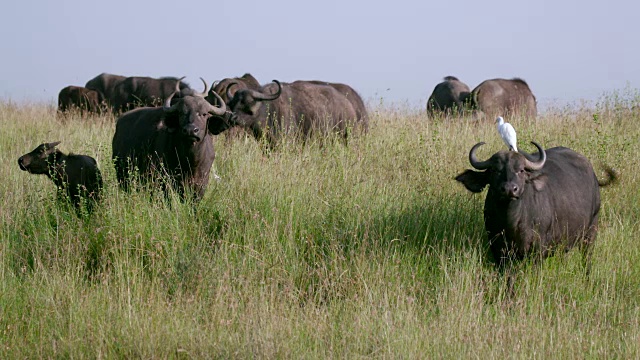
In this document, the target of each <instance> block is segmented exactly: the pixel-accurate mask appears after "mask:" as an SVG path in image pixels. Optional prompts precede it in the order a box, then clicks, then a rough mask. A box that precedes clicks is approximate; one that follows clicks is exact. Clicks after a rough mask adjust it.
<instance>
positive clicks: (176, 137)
mask: <svg viewBox="0 0 640 360" xmlns="http://www.w3.org/2000/svg"><path fill="white" fill-rule="evenodd" d="M174 86H175V88H174V92H173V93H172V94H171V95H169V96H168V97H167V99H166V100H165V103H164V105H163V106H160V107H145V108H139V109H135V110H131V111H129V112H127V113H125V114H123V115H122V116H120V118H119V119H118V120H117V122H116V131H115V134H114V135H113V142H112V148H113V154H112V158H113V161H114V165H115V169H116V176H117V178H118V182H119V185H120V187H121V188H122V189H124V190H127V189H128V188H129V181H130V180H131V175H132V173H133V170H134V169H136V168H137V170H138V171H139V174H140V175H141V180H142V181H143V182H146V181H149V180H150V179H151V178H152V177H153V176H157V175H166V177H165V178H166V179H168V183H169V184H170V185H171V186H172V187H173V188H174V189H175V190H176V191H177V193H178V194H179V195H180V197H181V199H182V200H185V199H186V195H187V194H186V191H187V190H189V191H191V195H192V196H193V200H195V201H197V200H199V199H201V198H202V196H203V195H204V192H205V190H206V187H207V185H208V183H209V174H210V171H211V164H212V163H213V159H214V157H215V153H214V149H213V143H212V139H211V136H209V134H210V133H211V134H214V135H216V134H218V132H215V131H212V130H211V126H210V123H211V121H212V119H210V118H211V117H212V116H213V117H224V119H223V121H224V122H230V121H232V114H231V113H230V112H227V111H226V105H225V103H224V102H223V101H222V99H218V103H220V106H219V107H215V106H213V105H211V104H209V103H208V102H207V101H206V100H205V99H204V97H203V96H201V95H197V94H194V95H187V96H184V97H182V98H179V99H177V100H176V101H175V102H174V103H173V105H172V103H171V100H172V99H173V97H174V96H175V95H176V94H178V93H179V92H180V87H179V83H175V84H174ZM163 186H164V185H163ZM166 189H167V188H166V186H165V191H166Z"/></svg>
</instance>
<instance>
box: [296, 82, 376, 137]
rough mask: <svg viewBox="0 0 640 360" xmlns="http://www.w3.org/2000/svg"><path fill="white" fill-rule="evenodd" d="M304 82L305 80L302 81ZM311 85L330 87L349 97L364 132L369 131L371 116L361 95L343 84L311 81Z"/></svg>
mask: <svg viewBox="0 0 640 360" xmlns="http://www.w3.org/2000/svg"><path fill="white" fill-rule="evenodd" d="M302 81H303V80H302ZM308 82H309V83H311V84H319V85H329V86H331V87H333V88H334V89H336V90H337V91H338V93H340V94H341V95H344V96H346V97H347V99H348V100H349V102H351V105H353V108H354V109H355V110H356V117H357V118H358V119H360V120H359V121H360V124H361V125H362V127H363V130H364V131H367V130H368V129H369V114H368V113H367V107H366V106H365V105H364V101H363V100H362V97H361V96H360V94H358V92H357V91H355V90H354V89H353V88H352V87H351V86H349V85H346V84H342V83H331V82H326V81H320V80H310V81H308Z"/></svg>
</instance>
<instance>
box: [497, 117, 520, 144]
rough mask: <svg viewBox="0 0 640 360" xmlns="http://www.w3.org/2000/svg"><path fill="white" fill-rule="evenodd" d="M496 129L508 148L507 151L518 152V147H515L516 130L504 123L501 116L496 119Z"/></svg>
mask: <svg viewBox="0 0 640 360" xmlns="http://www.w3.org/2000/svg"><path fill="white" fill-rule="evenodd" d="M496 127H497V128H498V133H500V136H501V137H502V140H503V141H504V143H505V144H507V146H508V147H509V150H513V151H515V152H518V147H517V146H516V143H517V138H516V130H515V129H514V128H513V126H511V124H509V123H506V122H504V119H503V118H502V116H498V118H497V119H496Z"/></svg>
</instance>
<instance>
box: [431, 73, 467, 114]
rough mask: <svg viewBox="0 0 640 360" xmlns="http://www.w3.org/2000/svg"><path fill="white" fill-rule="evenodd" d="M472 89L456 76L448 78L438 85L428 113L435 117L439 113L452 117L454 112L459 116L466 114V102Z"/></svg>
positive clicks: (432, 96)
mask: <svg viewBox="0 0 640 360" xmlns="http://www.w3.org/2000/svg"><path fill="white" fill-rule="evenodd" d="M470 93H471V89H469V86H467V84H465V83H463V82H462V81H460V80H458V78H457V77H455V76H447V77H445V78H444V79H443V81H442V82H441V83H439V84H438V85H436V87H435V88H434V89H433V93H431V96H430V97H429V100H428V102H427V112H428V113H429V115H431V116H433V115H435V114H437V113H444V114H445V115H451V114H452V113H453V112H454V111H455V112H457V113H458V114H459V115H462V113H463V112H464V108H465V107H464V102H465V100H466V99H467V98H468V97H469V94H470Z"/></svg>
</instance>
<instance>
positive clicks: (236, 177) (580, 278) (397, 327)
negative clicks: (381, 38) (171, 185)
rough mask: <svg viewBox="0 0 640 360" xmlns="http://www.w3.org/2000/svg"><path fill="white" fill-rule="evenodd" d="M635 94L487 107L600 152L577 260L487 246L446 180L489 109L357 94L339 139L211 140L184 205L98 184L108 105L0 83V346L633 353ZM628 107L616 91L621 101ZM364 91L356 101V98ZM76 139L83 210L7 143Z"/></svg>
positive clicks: (16, 349) (110, 124)
mask: <svg viewBox="0 0 640 360" xmlns="http://www.w3.org/2000/svg"><path fill="white" fill-rule="evenodd" d="M639 101H640V96H638V94H637V93H633V92H631V91H625V92H622V93H614V94H609V95H607V96H605V97H603V98H602V99H601V101H599V102H598V103H597V105H596V107H595V108H593V109H587V108H583V109H573V108H564V109H563V108H559V109H554V110H552V111H549V112H548V113H546V114H545V115H542V116H541V117H540V118H539V119H538V120H536V121H532V120H525V119H519V118H512V119H506V120H507V121H509V122H511V123H512V124H513V125H514V126H515V128H516V130H517V131H518V138H519V147H521V148H523V149H524V150H527V151H533V150H534V147H533V146H532V145H530V144H529V142H530V141H531V140H535V141H537V142H539V143H540V144H541V145H542V146H543V147H545V148H548V147H553V146H558V145H562V146H567V147H570V148H573V149H574V150H576V151H578V152H580V153H582V154H584V155H586V156H587V157H588V158H589V159H590V160H591V161H592V163H593V164H594V166H595V168H596V172H597V173H598V174H599V176H601V177H602V171H601V167H600V164H608V165H611V166H613V167H614V168H615V169H616V170H617V171H618V172H619V173H620V182H619V183H618V184H616V185H615V186H612V187H609V188H605V189H603V190H602V210H601V214H602V216H601V219H600V220H601V221H600V224H601V227H600V232H599V235H598V239H597V241H596V243H595V247H594V253H593V266H592V271H591V274H590V276H589V277H586V276H585V275H584V271H583V268H582V263H581V257H580V254H579V252H577V251H572V252H569V253H568V254H566V255H560V256H556V257H553V258H550V259H547V260H546V261H543V262H542V264H541V265H540V266H534V265H529V266H522V267H521V268H520V269H519V271H518V272H517V274H516V280H515V293H514V294H511V295H510V294H509V292H508V286H507V281H506V279H505V278H504V277H502V276H500V275H499V274H498V273H497V271H496V270H495V269H494V268H493V266H492V264H491V262H490V261H489V260H488V247H487V244H486V241H485V239H484V226H483V221H482V207H483V202H484V197H485V193H482V194H478V195H473V194H471V193H469V192H468V191H467V190H466V189H465V188H464V187H463V186H462V185H461V184H459V183H457V182H456V181H454V180H453V178H454V177H455V175H457V174H458V173H460V172H462V171H464V170H465V169H467V168H469V167H470V166H469V164H468V160H467V159H468V158H467V156H468V152H469V149H470V148H471V146H472V145H473V144H475V143H476V142H479V141H486V142H487V145H485V146H483V147H482V148H481V149H480V150H479V151H478V155H479V157H481V158H486V157H488V156H490V155H491V154H492V153H493V152H496V151H498V150H499V149H502V148H503V147H504V144H503V143H502V141H501V139H500V138H499V136H498V134H497V132H496V129H495V126H494V124H493V122H489V123H474V122H471V121H468V120H467V119H453V120H446V119H428V118H427V117H426V115H425V114H424V113H423V112H422V111H415V110H407V109H402V108H393V107H378V109H373V110H372V123H371V130H370V133H369V134H368V135H366V136H363V137H360V138H356V139H353V140H352V141H351V142H350V143H349V146H348V147H345V146H344V145H342V144H340V143H336V144H333V145H327V146H322V147H321V146H316V145H315V144H311V145H309V146H305V147H303V146H301V145H299V144H296V143H291V142H285V143H284V144H283V146H282V148H281V149H280V150H279V151H277V152H274V153H273V154H271V155H270V156H265V155H264V154H263V151H262V149H261V147H260V146H259V144H257V143H256V142H255V141H254V140H253V139H252V138H246V139H225V137H224V136H218V137H217V138H215V148H216V151H217V154H216V160H215V162H214V171H215V172H216V173H217V174H219V175H220V176H221V180H220V181H217V182H216V181H212V182H211V183H210V184H209V188H208V190H207V193H206V195H205V198H204V199H203V201H202V202H201V203H199V204H197V205H196V206H195V207H194V206H191V205H190V204H181V203H180V202H178V201H177V200H176V199H175V197H174V198H172V199H170V200H169V201H165V200H164V199H163V198H162V197H158V196H150V195H149V193H148V192H146V191H136V192H133V193H131V194H126V193H123V192H122V191H120V190H119V189H118V188H117V185H116V180H115V174H114V169H113V166H112V164H111V162H110V160H111V139H112V136H113V132H114V119H113V118H110V117H96V118H88V119H82V118H80V117H72V118H70V119H68V120H67V121H65V122H61V121H58V120H56V118H55V115H54V111H53V108H52V107H51V106H46V105H41V104H15V103H11V102H7V101H4V102H1V103H0V123H1V124H2V128H1V129H0V159H1V160H2V161H1V162H0V166H1V167H2V168H1V171H0V173H1V174H2V178H3V179H2V181H1V182H0V202H1V203H0V293H1V296H0V358H2V359H10V358H206V359H210V358H296V359H298V358H483V359H486V358H498V357H500V358H503V357H507V358H541V359H548V358H638V357H640V242H639V241H638V237H639V236H638V233H640V225H639V220H640V175H639V174H640V165H639V162H638V160H637V159H638V155H639V154H640V110H637V109H638V108H637V106H638V105H639ZM633 106H636V108H635V110H630V109H631V108H632V107H633ZM374 108H375V106H374ZM58 140H60V141H62V143H61V144H60V145H59V148H60V149H61V150H62V151H64V152H74V153H79V154H86V155H90V156H93V157H95V158H96V159H97V160H98V163H99V164H100V167H101V169H102V172H103V175H104V178H105V196H104V198H105V199H104V202H103V203H102V204H101V205H100V206H99V207H98V208H97V210H96V212H95V213H94V215H93V216H92V217H91V218H89V219H80V218H78V217H77V216H76V215H75V212H74V211H73V209H70V208H69V207H68V206H64V204H62V205H61V204H59V203H57V202H56V200H55V196H54V191H55V190H54V185H53V183H52V182H51V181H50V180H49V179H47V178H46V177H44V176H36V175H30V174H27V173H26V172H23V171H20V169H19V167H18V164H17V159H18V157H19V156H20V155H22V154H24V153H27V152H29V151H31V150H32V149H33V148H35V147H36V146H37V145H38V144H40V143H42V142H45V141H46V142H49V141H58Z"/></svg>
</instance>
